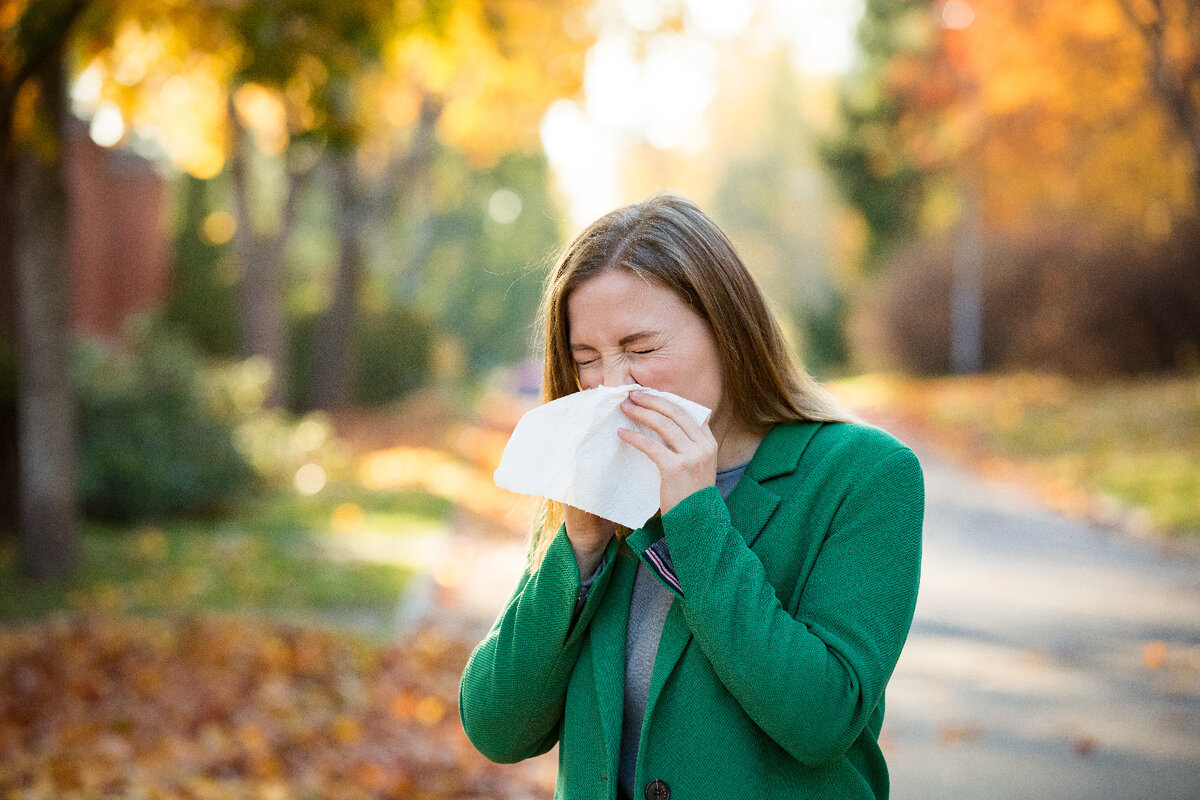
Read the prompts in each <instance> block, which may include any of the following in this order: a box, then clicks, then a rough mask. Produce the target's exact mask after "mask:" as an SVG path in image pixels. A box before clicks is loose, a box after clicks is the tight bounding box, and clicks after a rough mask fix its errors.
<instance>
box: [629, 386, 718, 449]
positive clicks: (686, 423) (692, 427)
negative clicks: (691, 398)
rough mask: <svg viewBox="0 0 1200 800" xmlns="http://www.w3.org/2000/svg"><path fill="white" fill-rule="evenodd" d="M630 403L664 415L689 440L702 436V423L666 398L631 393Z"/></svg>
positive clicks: (649, 394) (644, 393)
mask: <svg viewBox="0 0 1200 800" xmlns="http://www.w3.org/2000/svg"><path fill="white" fill-rule="evenodd" d="M629 401H630V403H632V404H633V405H635V406H638V407H640V408H649V409H652V410H654V411H657V412H658V413H659V414H662V415H663V416H664V417H666V418H668V419H670V420H671V421H672V422H674V423H675V424H676V425H678V426H679V429H680V430H682V431H683V432H684V433H686V434H687V435H688V438H690V439H695V438H697V437H698V435H699V434H700V430H701V426H700V423H698V422H696V420H695V418H694V417H692V415H691V414H689V413H688V412H687V411H685V410H684V408H683V407H682V406H680V405H679V404H678V403H675V402H672V401H671V400H668V399H667V398H665V397H662V396H661V395H657V394H651V393H650V392H637V391H635V392H630V394H629Z"/></svg>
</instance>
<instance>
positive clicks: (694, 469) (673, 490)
mask: <svg viewBox="0 0 1200 800" xmlns="http://www.w3.org/2000/svg"><path fill="white" fill-rule="evenodd" d="M621 410H622V411H623V412H625V416H627V417H629V418H630V419H631V420H634V421H635V422H640V423H641V424H643V425H645V426H646V427H647V428H649V429H650V430H652V431H654V432H655V433H657V434H658V435H659V436H660V437H662V441H659V440H658V439H655V438H654V437H653V436H647V435H646V434H644V433H640V432H639V431H635V430H633V429H630V428H618V429H617V435H618V436H620V437H621V439H622V440H623V441H626V442H628V443H629V444H631V445H633V446H634V447H636V448H637V449H638V450H641V451H642V452H643V453H645V454H646V455H647V456H649V458H650V460H651V461H653V462H654V463H655V464H656V465H657V466H658V471H659V474H660V475H661V477H662V491H661V492H660V494H659V502H660V503H661V505H660V509H659V510H660V511H661V512H662V513H663V514H665V513H667V512H668V511H670V510H671V509H672V508H674V507H675V506H676V505H677V504H678V503H679V501H681V500H683V499H684V498H685V497H688V496H689V495H691V494H694V493H695V492H698V491H700V490H701V489H705V488H707V487H709V486H713V485H715V484H716V482H717V439H716V437H715V436H713V433H712V431H711V430H710V429H709V427H708V423H707V422H705V423H704V424H703V425H701V424H699V423H697V422H696V420H695V419H693V418H692V415H691V414H689V413H687V412H686V411H684V410H683V409H682V408H680V407H679V406H678V405H676V404H675V403H672V402H671V401H670V400H667V399H666V398H664V397H659V396H658V395H653V394H650V393H649V392H632V393H631V394H630V395H629V398H628V399H627V400H625V401H624V402H623V403H622V404H621Z"/></svg>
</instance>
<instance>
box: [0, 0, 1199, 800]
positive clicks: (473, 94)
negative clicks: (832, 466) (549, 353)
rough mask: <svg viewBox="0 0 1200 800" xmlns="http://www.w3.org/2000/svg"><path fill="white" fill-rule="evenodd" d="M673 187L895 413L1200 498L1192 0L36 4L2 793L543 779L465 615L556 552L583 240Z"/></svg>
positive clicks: (11, 255) (1, 150)
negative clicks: (548, 463) (560, 401)
mask: <svg viewBox="0 0 1200 800" xmlns="http://www.w3.org/2000/svg"><path fill="white" fill-rule="evenodd" d="M662 190H670V191H675V192H679V193H682V194H684V195H686V196H688V197H690V198H691V199H693V200H695V201H696V202H697V203H699V204H700V205H701V207H703V208H705V209H706V210H707V211H709V212H710V214H711V215H712V216H713V217H714V218H715V219H716V220H717V222H718V223H719V224H720V225H721V226H722V227H723V228H724V229H725V230H726V231H727V232H728V233H729V234H730V236H731V238H732V239H733V240H734V242H735V244H736V245H737V246H738V248H739V250H740V251H741V253H742V255H743V257H744V259H745V260H746V262H747V264H748V266H749V268H750V269H751V271H752V272H753V273H754V275H755V276H756V277H757V279H758V280H759V281H760V283H761V284H762V285H763V287H764V289H765V290H766V292H767V294H768V295H769V297H770V299H771V302H772V304H773V306H774V308H775V310H776V312H777V313H778V314H779V316H780V318H781V320H782V321H783V322H784V326H785V329H786V332H787V334H788V336H789V338H790V340H791V341H792V343H793V345H794V347H795V348H796V350H797V352H799V353H800V354H801V356H802V359H803V360H804V362H805V364H806V366H807V367H808V368H809V369H810V371H812V372H814V374H816V375H817V377H818V378H820V379H821V380H823V381H825V382H827V384H828V385H829V386H830V387H831V388H832V389H833V390H834V391H835V392H836V393H838V394H839V395H840V396H841V397H842V398H843V399H844V400H845V401H846V402H848V403H850V404H852V405H854V406H855V407H856V408H859V409H861V410H862V411H863V413H865V414H867V415H868V417H869V418H871V419H874V420H876V421H878V422H879V423H880V424H882V425H884V426H885V427H888V428H889V429H892V430H895V431H897V432H898V433H900V434H901V435H903V436H905V437H914V438H917V439H920V440H921V441H923V442H927V443H929V444H930V446H931V447H936V449H937V451H938V452H939V453H941V454H943V455H946V456H948V457H951V458H953V459H957V460H958V461H959V462H961V463H965V464H968V465H970V466H971V467H972V469H974V470H975V471H976V472H982V473H984V474H987V475H992V476H996V475H999V476H1003V477H1005V478H1007V479H1012V480H1016V481H1018V482H1020V483H1022V484H1023V485H1024V486H1025V488H1026V490H1027V491H1028V492H1030V493H1031V494H1036V495H1037V496H1038V497H1039V498H1040V499H1041V500H1042V501H1044V502H1047V503H1049V504H1050V505H1051V506H1053V507H1055V508H1056V509H1058V510H1059V511H1063V512H1066V513H1068V514H1070V515H1073V516H1075V517H1078V518H1085V519H1089V520H1092V521H1095V522H1099V523H1100V524H1103V525H1105V526H1109V527H1111V528H1118V529H1121V530H1125V531H1133V532H1136V533H1139V534H1142V535H1148V536H1154V537H1160V538H1167V539H1172V540H1176V541H1180V540H1184V541H1186V540H1188V538H1189V537H1194V536H1195V534H1196V532H1197V531H1198V530H1200V210H1198V208H1197V201H1198V197H1200V9H1198V8H1197V7H1196V5H1195V3H1193V2H1191V0H1062V1H1061V2H1057V3H1046V2H1040V1H1039V0H944V1H943V0H859V1H857V2H854V1H851V0H806V1H805V2H794V1H791V0H744V2H742V1H739V2H723V1H722V0H554V1H553V2H552V1H551V0H426V1H424V2H423V1H422V0H339V2H324V1H323V0H283V1H282V2H273V3H255V2H249V1H248V0H193V1H192V2H181V0H0V203H2V204H3V206H2V207H0V641H3V642H4V643H3V644H2V645H0V681H3V685H4V690H3V694H5V695H8V696H9V698H10V700H9V701H8V704H7V705H4V701H0V707H2V708H3V710H4V713H3V714H0V753H4V754H5V757H4V758H0V762H5V763H4V765H3V766H0V788H2V789H5V790H7V791H8V792H9V795H10V796H14V797H35V796H36V797H49V796H66V795H65V794H63V792H65V791H67V790H68V789H69V790H71V791H77V792H80V793H81V794H78V795H77V796H109V795H106V794H105V792H115V791H121V792H125V791H128V792H134V793H135V794H137V792H135V791H134V790H135V789H137V791H140V792H142V794H138V795H137V796H144V792H145V791H150V789H153V791H156V792H159V794H158V795H155V796H164V797H166V796H169V797H175V796H180V797H184V796H186V797H210V796H211V797H217V796H239V797H240V796H247V797H249V796H254V797H259V796H261V797H291V796H296V797H301V796H327V797H332V796H341V795H338V794H337V793H338V792H342V793H343V794H344V795H345V796H371V797H374V796H398V797H399V796H404V797H407V796H423V797H434V796H455V797H458V796H463V797H466V796H505V797H508V796H513V797H516V796H526V795H523V794H521V792H524V791H527V790H528V791H535V790H536V787H544V785H545V782H546V780H547V778H546V774H545V771H544V770H543V772H540V773H539V772H537V769H534V770H533V771H532V772H530V773H529V775H528V776H526V777H521V778H519V779H518V778H514V777H513V773H503V774H504V775H505V776H506V777H504V778H498V777H496V775H495V774H494V773H493V771H492V770H491V768H490V767H489V766H488V765H486V764H485V763H483V762H481V761H479V760H478V759H477V757H475V756H473V755H472V754H471V752H470V748H469V746H467V745H466V744H465V743H464V742H463V741H462V740H461V737H460V734H459V733H458V732H457V727H456V722H455V714H454V711H453V707H454V703H455V702H456V694H455V688H454V687H455V685H456V683H455V682H456V680H457V670H459V669H461V664H462V661H463V659H464V658H465V653H466V650H465V649H464V648H466V647H468V646H469V644H470V641H469V640H470V635H466V634H464V633H463V631H462V630H459V629H457V628H455V627H454V626H453V625H451V626H450V628H449V629H447V628H446V627H445V625H443V626H442V627H436V626H434V627H431V626H430V625H429V624H427V623H428V618H429V617H430V615H431V614H434V612H436V611H437V609H439V608H442V609H450V610H451V611H452V612H453V613H460V612H461V613H466V612H464V611H463V608H462V606H461V603H463V602H468V601H464V600H463V597H464V596H465V595H464V593H465V594H466V595H469V594H470V593H471V592H472V591H478V590H479V589H480V587H481V586H485V585H486V584H487V578H488V576H489V575H495V574H500V575H501V580H502V581H505V580H508V579H509V578H510V577H512V576H511V575H509V574H508V573H505V572H504V570H503V568H493V567H494V565H493V564H492V562H489V561H488V560H487V556H488V554H489V553H501V554H507V557H515V558H519V555H517V556H513V555H512V554H513V553H514V552H516V553H518V554H519V552H520V549H521V542H522V541H523V537H524V535H525V533H526V531H527V529H528V525H529V522H530V519H531V513H532V508H531V506H529V505H528V504H527V503H526V502H525V501H524V500H523V499H521V498H514V497H513V496H511V495H507V494H506V493H503V492H500V491H499V490H497V489H495V487H494V486H493V485H492V483H491V471H492V470H493V469H494V466H495V464H496V462H497V460H498V458H499V454H500V452H501V451H502V448H503V445H504V442H505V441H506V439H507V434H508V432H509V431H511V427H512V425H513V424H514V423H515V420H516V419H517V418H518V417H519V415H520V413H522V412H523V411H524V410H525V409H527V408H528V407H530V406H531V405H532V404H535V403H536V402H537V401H538V392H539V387H538V384H539V380H540V374H539V373H540V367H539V366H538V361H537V359H538V357H539V354H538V350H537V342H536V311H537V304H538V298H539V294H540V291H541V286H542V281H543V279H544V277H545V275H546V274H547V271H548V269H549V267H550V264H551V263H552V261H553V258H554V255H555V252H556V250H557V249H558V248H559V247H560V246H561V245H562V244H563V243H564V242H565V241H566V240H567V239H568V238H569V237H570V236H571V235H573V234H574V233H575V232H577V231H578V230H579V229H580V228H581V227H582V226H584V225H585V224H587V223H588V222H590V221H591V220H592V219H594V218H595V217H597V216H599V215H601V214H603V213H604V212H606V211H608V210H610V209H612V208H614V207H616V206H618V205H622V204H625V203H628V202H633V201H636V200H638V199H641V198H644V197H645V196H647V195H649V194H652V193H654V192H657V191H662ZM506 563H507V562H506ZM518 569H519V567H518ZM481 602H482V603H483V604H484V605H486V604H487V603H488V602H498V601H494V600H492V599H490V598H488V599H486V600H484V601H481ZM456 604H457V605H456ZM448 613H449V612H448ZM468 628H469V626H468ZM473 631H474V629H469V633H471V635H473ZM345 636H350V637H351V639H345V638H342V637H345ZM1195 644H1196V645H1197V647H1198V649H1197V655H1196V656H1195V659H1196V661H1197V662H1198V663H1200V642H1197V643H1195ZM1148 652H1149V651H1148ZM1158 652H1159V651H1158V650H1154V651H1153V653H1158ZM67 654H69V656H68V655H67ZM1152 656H1153V654H1151V655H1147V656H1146V658H1147V659H1151V658H1152ZM1153 657H1154V658H1157V656H1153ZM164 676H174V678H173V680H174V687H175V688H173V689H171V688H170V687H168V686H167V684H166V683H164V681H166V680H167V679H166V677H164ZM167 683H170V681H168V682H167ZM218 684H219V685H222V686H227V687H236V686H240V687H241V689H235V688H229V689H228V691H226V692H225V693H224V694H223V693H222V692H217V696H216V697H215V698H213V699H208V700H205V701H204V702H201V701H200V700H199V699H198V697H199V692H198V691H197V692H188V691H182V690H179V687H181V686H182V687H188V686H194V687H200V686H209V685H218ZM351 684H353V685H352V686H350V685H351ZM347 686H350V688H347ZM10 687H16V688H20V691H19V692H18V691H16V688H14V689H13V691H12V692H10V691H9V689H10ZM305 687H307V688H305ZM248 693H249V694H248ZM306 693H307V694H306ZM248 696H253V697H255V698H258V699H257V700H255V701H254V702H252V703H249V705H247V700H246V698H247V697H248ZM97 698H107V700H105V702H106V703H108V705H107V706H105V707H106V708H109V710H110V711H112V709H113V708H116V709H119V710H118V711H112V714H113V715H115V716H111V715H110V716H109V717H105V716H104V715H103V714H101V713H100V712H98V711H97V702H98V701H97ZM49 707H54V708H56V709H58V710H56V711H55V712H54V714H52V715H51V714H49V713H48V712H47V709H48V708H49ZM105 713H108V712H105ZM239 715H240V716H239ZM39 725H40V726H41V727H40V728H39V727H38V726H39ZM35 728H36V729H38V730H43V731H44V730H49V731H51V734H50V735H46V736H41V737H40V738H38V737H36V736H34V735H33V734H32V733H31V731H33V730H34V729H35ZM422 742H424V743H425V744H422ZM430 742H432V743H433V744H430ZM438 743H440V744H438ZM383 750H386V751H387V752H388V753H389V755H388V756H387V757H386V758H385V757H384V756H382V755H380V752H382V751H383ZM314 754H319V755H314ZM9 756H11V758H10V757H9ZM131 764H136V765H137V767H136V769H135V768H133V767H131V766H130V765H131ZM302 764H307V766H303V767H302V766H300V765H302ZM156 770H157V771H156ZM550 775H551V777H550V780H551V782H552V767H551V769H550ZM170 776H174V777H170ZM521 781H525V782H524V783H522V782H521ZM334 786H339V787H342V788H339V789H336V790H335V789H334V788H332V787H334ZM131 787H132V788H131ZM347 787H349V788H347ZM514 787H516V788H514ZM529 787H535V788H534V789H530V788H529ZM38 792H41V793H40V794H39V793H38ZM222 792H224V793H225V794H222ZM305 792H308V794H305ZM112 796H117V795H112ZM120 796H125V795H123V794H122V795H120ZM129 796H134V795H133V794H130V795H129Z"/></svg>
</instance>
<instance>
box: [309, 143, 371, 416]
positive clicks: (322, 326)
mask: <svg viewBox="0 0 1200 800" xmlns="http://www.w3.org/2000/svg"><path fill="white" fill-rule="evenodd" d="M330 160H331V163H332V167H333V180H334V197H335V198H336V199H335V202H336V214H337V229H338V230H337V233H338V263H337V271H336V274H335V275H334V282H333V298H332V300H331V302H330V304H329V308H328V309H327V310H326V311H325V313H324V314H323V315H322V317H321V320H320V322H319V324H318V325H317V331H316V341H315V347H314V351H313V373H312V381H311V384H310V390H309V396H308V403H307V406H308V408H309V409H310V410H311V409H317V408H320V409H326V410H328V409H334V408H339V407H342V406H345V405H346V404H347V403H348V402H349V401H350V382H351V377H352V375H353V372H354V371H353V364H354V333H355V330H356V327H357V325H356V323H357V320H358V292H359V287H360V285H361V283H362V268H363V267H362V214H363V203H362V197H361V193H360V191H359V185H358V169H357V167H356V166H355V159H354V153H353V152H350V153H338V154H336V155H334V156H333V158H332V159H330Z"/></svg>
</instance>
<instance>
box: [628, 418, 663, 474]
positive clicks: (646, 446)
mask: <svg viewBox="0 0 1200 800" xmlns="http://www.w3.org/2000/svg"><path fill="white" fill-rule="evenodd" d="M617 436H618V437H620V439H621V441H623V442H627V443H628V444H631V445H633V446H634V447H635V448H637V449H638V450H641V451H642V452H643V453H645V454H646V456H647V457H648V458H649V459H650V460H651V461H653V462H654V464H655V466H657V467H658V469H659V471H660V472H661V471H662V470H663V468H664V467H666V466H667V465H668V464H670V463H671V460H672V459H673V458H674V456H675V451H674V450H672V449H671V448H670V447H668V446H667V445H665V444H663V442H661V441H660V440H658V439H655V438H654V437H653V436H647V435H646V434H644V433H642V432H641V431H635V430H634V429H633V428H617Z"/></svg>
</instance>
